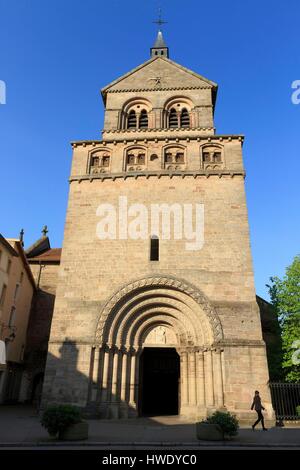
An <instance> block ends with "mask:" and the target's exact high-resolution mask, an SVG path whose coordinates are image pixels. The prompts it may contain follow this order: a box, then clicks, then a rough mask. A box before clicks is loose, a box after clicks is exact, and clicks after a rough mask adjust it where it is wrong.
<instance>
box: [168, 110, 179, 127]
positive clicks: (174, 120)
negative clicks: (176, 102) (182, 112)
mask: <svg viewBox="0 0 300 470" xmlns="http://www.w3.org/2000/svg"><path fill="white" fill-rule="evenodd" d="M169 127H178V116H177V111H176V109H174V108H172V109H171V111H170V115H169Z"/></svg>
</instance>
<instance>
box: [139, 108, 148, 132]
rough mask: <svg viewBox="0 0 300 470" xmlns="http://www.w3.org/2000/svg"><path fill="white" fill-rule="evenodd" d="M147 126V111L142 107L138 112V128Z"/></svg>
mask: <svg viewBox="0 0 300 470" xmlns="http://www.w3.org/2000/svg"><path fill="white" fill-rule="evenodd" d="M147 127H148V113H147V111H146V110H145V109H143V110H142V111H141V114H140V119H139V128H140V129H147Z"/></svg>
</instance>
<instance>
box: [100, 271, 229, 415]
mask: <svg viewBox="0 0 300 470" xmlns="http://www.w3.org/2000/svg"><path fill="white" fill-rule="evenodd" d="M222 338H223V333H222V328H221V323H220V320H219V318H218V316H217V314H216V312H215V310H214V308H213V307H212V306H211V305H210V304H209V302H208V301H207V299H206V298H205V296H204V295H203V293H201V292H200V291H199V289H197V288H195V287H194V286H192V285H191V284H189V283H188V282H186V281H183V280H180V279H175V278H172V277H158V276H157V277H147V278H144V279H140V280H137V281H135V282H132V283H130V284H127V285H126V286H124V287H123V288H122V289H121V290H119V291H118V292H117V293H116V294H115V295H113V296H112V297H111V298H110V300H109V301H108V302H107V303H106V305H105V306H104V308H103V310H102V312H101V314H100V316H99V321H98V324H97V329H96V335H95V345H96V349H95V355H94V363H95V364H96V363H97V364H99V367H98V375H97V380H96V384H97V390H98V392H97V394H96V395H95V400H96V404H97V408H98V410H99V414H100V416H103V417H127V416H137V414H138V410H139V397H140V393H139V391H140V384H139V380H140V370H139V367H140V357H141V353H142V351H143V349H144V348H145V347H152V348H155V347H159V348H162V347H166V348H175V349H176V351H177V353H178V354H179V356H180V402H179V413H180V414H182V415H189V416H199V415H201V414H203V415H205V414H206V410H207V408H213V407H216V406H217V407H220V406H222V405H223V371H222V357H221V353H222V350H221V348H220V347H218V343H219V342H220V341H221V340H222Z"/></svg>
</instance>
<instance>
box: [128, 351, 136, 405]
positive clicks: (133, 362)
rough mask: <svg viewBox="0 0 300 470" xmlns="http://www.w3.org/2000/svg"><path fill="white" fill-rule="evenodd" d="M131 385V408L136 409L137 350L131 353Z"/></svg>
mask: <svg viewBox="0 0 300 470" xmlns="http://www.w3.org/2000/svg"><path fill="white" fill-rule="evenodd" d="M130 363H131V364H130V385H129V405H130V407H131V409H133V410H135V409H136V403H135V400H134V399H135V373H136V351H135V350H132V351H131V353H130Z"/></svg>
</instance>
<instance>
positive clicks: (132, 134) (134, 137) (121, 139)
mask: <svg viewBox="0 0 300 470" xmlns="http://www.w3.org/2000/svg"><path fill="white" fill-rule="evenodd" d="M174 130H175V131H176V130H177V131H178V130H180V132H181V131H183V129H174ZM201 130H202V131H203V130H204V131H205V130H213V128H192V129H190V128H187V129H185V131H201ZM145 131H147V129H146V130H145ZM151 131H156V132H159V131H160V132H164V135H158V134H156V135H155V136H151V137H147V138H145V137H140V136H139V135H138V134H139V132H140V131H126V135H124V134H125V131H122V130H114V131H113V130H112V131H105V133H106V134H112V138H105V139H102V140H77V141H73V142H71V146H72V147H73V148H76V147H80V146H82V147H86V146H90V145H91V146H93V147H95V146H96V145H97V146H99V145H103V146H105V145H107V144H114V145H116V144H117V143H122V144H124V145H127V144H128V145H132V144H137V143H149V142H156V143H157V142H159V141H165V140H166V139H169V141H172V139H174V140H176V139H179V140H185V139H189V140H190V141H194V140H196V141H197V142H203V143H205V142H231V141H233V140H238V141H239V142H242V143H243V141H244V136H243V135H215V134H212V135H209V134H202V135H201V134H200V135H199V134H198V135H194V134H188V133H187V134H186V135H180V136H179V135H178V134H177V135H174V134H173V135H172V130H170V129H151ZM167 132H169V133H170V134H169V135H165V134H167ZM118 134H122V135H118ZM127 134H128V135H127Z"/></svg>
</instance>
